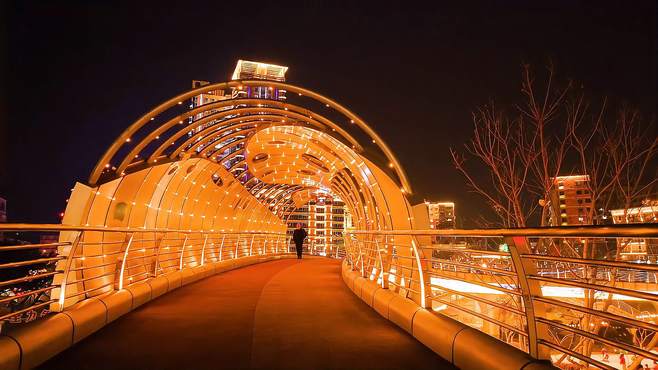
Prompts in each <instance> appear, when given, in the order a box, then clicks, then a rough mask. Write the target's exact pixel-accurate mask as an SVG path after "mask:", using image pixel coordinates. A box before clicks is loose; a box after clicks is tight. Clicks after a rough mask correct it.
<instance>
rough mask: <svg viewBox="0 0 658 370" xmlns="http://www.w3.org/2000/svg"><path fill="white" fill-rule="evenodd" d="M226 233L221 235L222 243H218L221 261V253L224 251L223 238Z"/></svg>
mask: <svg viewBox="0 0 658 370" xmlns="http://www.w3.org/2000/svg"><path fill="white" fill-rule="evenodd" d="M225 238H226V234H224V235H222V243H221V244H220V245H219V260H220V261H222V253H223V252H224V239H225Z"/></svg>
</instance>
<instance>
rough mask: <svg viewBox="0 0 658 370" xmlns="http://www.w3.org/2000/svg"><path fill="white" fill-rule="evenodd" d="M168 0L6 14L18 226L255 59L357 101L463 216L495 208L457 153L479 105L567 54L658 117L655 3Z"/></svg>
mask: <svg viewBox="0 0 658 370" xmlns="http://www.w3.org/2000/svg"><path fill="white" fill-rule="evenodd" d="M164 3H166V2H157V3H153V5H152V6H144V7H141V8H140V7H139V6H138V5H137V4H142V5H143V4H145V3H142V2H125V3H122V2H109V1H108V2H102V1H93V2H92V1H89V2H87V1H66V2H64V1H62V2H58V1H16V2H4V3H3V5H0V6H3V7H4V8H0V9H1V10H2V19H0V27H3V28H4V29H2V32H3V33H0V34H1V35H2V37H3V39H2V43H1V44H0V45H1V47H2V49H3V52H2V53H1V54H0V57H1V58H3V60H2V61H1V62H0V66H1V69H0V70H2V71H3V72H4V73H3V74H4V78H3V80H0V82H1V85H2V87H3V91H2V93H3V96H1V99H0V104H2V105H1V106H0V108H2V110H1V112H2V113H3V114H2V115H1V116H0V119H2V121H0V123H1V125H2V126H0V127H1V128H0V146H1V147H2V150H1V151H0V197H4V198H6V199H8V202H9V204H8V211H9V219H10V221H14V222H19V221H30V222H57V221H58V217H57V214H58V213H59V212H60V211H61V210H63V209H64V207H65V199H66V198H67V196H68V194H69V189H70V188H71V187H72V185H73V184H74V182H75V181H83V182H84V181H85V180H86V179H87V177H88V175H89V173H90V172H91V169H92V168H93V166H94V164H95V163H96V161H97V160H98V159H99V158H100V156H101V154H102V153H103V151H104V150H105V149H106V148H107V146H108V145H109V144H110V143H111V142H112V141H113V140H114V139H115V137H116V136H118V135H119V134H120V133H121V131H123V129H124V128H125V127H126V126H128V125H129V124H130V123H131V122H132V121H133V120H134V119H136V118H138V117H139V116H140V115H141V114H143V113H144V112H146V111H148V110H150V109H151V107H152V106H154V105H155V104H158V103H159V102H161V101H163V100H165V99H167V98H169V97H171V96H173V95H174V94H177V93H180V92H182V91H184V90H186V89H188V88H189V87H190V80H192V79H205V80H211V81H224V80H227V79H228V77H229V74H230V72H231V71H232V70H233V67H234V65H235V62H236V60H237V59H239V58H242V59H251V60H258V61H266V62H272V63H278V64H283V65H287V66H289V67H290V69H289V72H288V81H289V82H291V83H293V84H297V85H301V86H304V87H307V88H310V89H312V90H315V91H318V92H320V93H322V94H324V95H327V96H329V97H333V98H335V99H336V100H338V101H339V102H341V103H343V104H344V105H346V106H348V107H350V108H351V109H352V110H353V111H355V112H356V113H357V114H359V115H361V116H362V117H363V118H364V119H365V120H366V121H367V122H369V123H370V124H371V125H372V126H373V127H374V128H375V130H377V131H378V132H379V133H380V135H381V136H382V137H383V138H384V139H385V140H386V141H387V142H388V144H389V145H390V146H391V147H392V148H393V150H394V151H395V152H396V153H397V154H398V157H399V159H400V160H401V162H402V164H403V166H404V167H405V169H406V170H407V172H408V174H409V176H410V178H411V181H412V186H413V187H414V190H415V193H416V197H417V199H420V200H422V198H427V199H431V200H454V201H456V202H457V203H458V205H457V207H458V208H457V212H458V214H461V215H462V216H463V217H474V216H475V215H476V214H477V213H478V212H479V210H480V209H481V208H483V207H484V203H483V202H482V201H481V199H480V198H479V197H478V196H476V195H473V194H471V193H468V192H466V190H465V185H464V180H463V179H462V178H461V176H460V175H459V174H458V173H457V172H456V171H455V170H454V169H453V166H452V164H451V162H450V157H449V152H448V148H449V147H450V146H455V147H460V146H461V145H463V143H465V142H466V141H467V140H468V138H469V135H470V133H471V130H472V122H471V118H470V114H471V111H472V110H473V109H475V108H476V107H477V106H479V105H482V104H485V103H487V102H488V101H489V100H490V99H492V98H493V99H496V100H497V101H501V102H511V101H515V100H516V99H517V98H518V96H519V93H518V91H519V83H520V65H521V63H522V62H530V63H533V64H535V65H537V66H538V67H541V66H542V65H543V64H545V63H546V61H547V60H549V59H551V60H553V61H554V63H555V64H556V65H557V68H558V72H559V73H560V76H561V78H564V79H567V78H573V79H576V80H578V81H580V82H582V83H583V84H584V85H585V86H586V87H587V89H588V90H590V91H591V92H592V93H593V94H594V96H595V97H596V96H598V97H600V96H604V95H605V96H610V97H612V98H613V99H618V100H619V101H621V100H622V99H623V100H625V101H628V102H630V103H631V104H634V105H636V106H638V107H640V108H641V109H642V111H643V112H644V113H645V115H647V116H649V117H651V116H655V110H656V99H657V92H656V90H657V88H656V84H657V82H656V48H657V45H656V34H657V29H656V5H655V2H654V1H632V2H629V1H619V2H612V3H610V2H601V1H591V2H582V1H551V2H546V3H547V4H550V5H527V4H526V2H525V1H504V2H499V1H495V2H494V1H491V2H486V1H483V2H472V3H463V5H460V6H459V7H452V6H449V7H448V6H445V4H441V5H434V6H433V7H430V8H426V7H425V6H422V5H420V4H412V2H409V1H405V2H398V3H396V4H397V5H390V6H389V5H385V3H384V2H377V3H374V4H370V5H367V4H365V3H362V2H357V1H353V2H346V3H338V2H329V1H327V2H309V3H303V5H298V6H292V5H286V4H288V2H284V1H276V2H267V3H263V4H261V5H257V4H256V2H239V1H212V2H204V1H179V2H174V4H176V5H175V6H173V7H170V6H164V5H163V4H164ZM441 3H444V2H441ZM226 4H227V5H226ZM241 4H245V5H241ZM375 4H376V5H375ZM460 4H462V2H460ZM502 4H505V5H504V6H503V5H502ZM467 225H468V224H467Z"/></svg>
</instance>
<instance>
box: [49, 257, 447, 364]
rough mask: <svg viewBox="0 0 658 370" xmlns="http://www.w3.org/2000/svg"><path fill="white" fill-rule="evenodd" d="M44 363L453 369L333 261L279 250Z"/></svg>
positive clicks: (172, 296)
mask: <svg viewBox="0 0 658 370" xmlns="http://www.w3.org/2000/svg"><path fill="white" fill-rule="evenodd" d="M42 368H43V369H67V370H68V369H176V370H180V369H219V368H226V369H236V368H251V369H272V368H279V369H372V368H382V369H452V366H451V365H450V364H449V363H447V362H446V361H444V360H442V359H441V358H439V357H438V356H436V355H435V354H434V353H433V352H431V351H430V350H429V349H427V348H426V347H425V346H423V345H422V344H421V343H419V342H417V341H416V340H415V339H414V338H413V337H411V336H410V335H408V334H407V333H406V332H404V331H403V330H402V329H400V328H398V327H397V326H395V325H394V324H392V323H390V322H389V321H388V320H386V319H384V318H382V317H381V316H379V315H378V314H377V313H376V312H375V311H374V310H372V309H371V308H370V307H369V306H368V305H366V304H365V303H363V302H362V301H361V300H360V299H359V298H357V297H356V296H355V295H354V294H353V293H352V292H351V291H350V290H349V289H348V288H347V287H346V286H345V284H344V283H343V282H342V280H341V275H340V262H339V261H337V260H332V259H327V258H305V259H303V260H302V261H298V260H280V261H274V262H267V263H263V264H258V265H253V266H249V267H245V268H242V269H238V270H233V271H229V272H226V273H223V274H218V275H215V276H212V277H209V278H207V279H204V280H201V281H198V282H196V283H193V284H190V285H186V286H184V287H182V288H180V289H177V290H175V291H173V292H171V293H168V294H165V295H163V296H162V297H160V298H158V299H156V300H153V301H151V302H149V303H147V304H146V305H144V306H142V307H140V308H138V309H137V310H135V311H132V312H130V313H129V314H127V315H125V316H123V317H121V318H119V319H118V320H116V321H115V322H113V323H111V324H109V325H108V326H106V327H104V328H103V329H101V330H100V331H99V332H97V333H95V334H93V335H91V336H90V337H88V338H87V339H85V340H83V341H82V342H80V343H78V344H76V345H75V346H73V347H71V348H70V349H68V350H67V351H65V352H63V353H61V354H59V355H58V356H56V357H54V358H53V359H51V360H50V361H48V362H46V363H45V364H44V365H43V366H42Z"/></svg>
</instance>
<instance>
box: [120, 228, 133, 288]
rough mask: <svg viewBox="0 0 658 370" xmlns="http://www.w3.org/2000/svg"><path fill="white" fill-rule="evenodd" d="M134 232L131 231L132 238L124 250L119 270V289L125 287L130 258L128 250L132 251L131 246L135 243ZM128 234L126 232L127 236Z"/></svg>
mask: <svg viewBox="0 0 658 370" xmlns="http://www.w3.org/2000/svg"><path fill="white" fill-rule="evenodd" d="M134 235H135V234H134V233H130V238H128V243H127V244H126V249H125V250H124V251H123V259H122V260H121V272H119V290H121V289H123V275H124V273H125V271H126V260H127V259H128V252H129V251H130V246H131V245H132V243H133V237H134ZM127 236H128V234H126V237H127Z"/></svg>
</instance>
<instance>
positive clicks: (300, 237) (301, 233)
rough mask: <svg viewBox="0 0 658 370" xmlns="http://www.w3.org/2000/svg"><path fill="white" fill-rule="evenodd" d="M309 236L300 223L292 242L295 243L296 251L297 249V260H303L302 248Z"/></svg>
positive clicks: (293, 234)
mask: <svg viewBox="0 0 658 370" xmlns="http://www.w3.org/2000/svg"><path fill="white" fill-rule="evenodd" d="M307 235H308V234H307V233H306V230H304V229H302V224H300V223H298V224H297V228H296V229H295V231H294V232H293V233H292V240H293V241H294V242H295V249H297V259H302V247H303V246H304V239H306V236H307Z"/></svg>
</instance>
